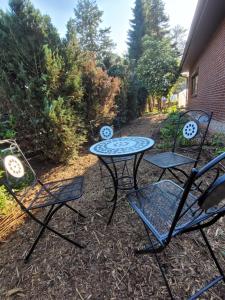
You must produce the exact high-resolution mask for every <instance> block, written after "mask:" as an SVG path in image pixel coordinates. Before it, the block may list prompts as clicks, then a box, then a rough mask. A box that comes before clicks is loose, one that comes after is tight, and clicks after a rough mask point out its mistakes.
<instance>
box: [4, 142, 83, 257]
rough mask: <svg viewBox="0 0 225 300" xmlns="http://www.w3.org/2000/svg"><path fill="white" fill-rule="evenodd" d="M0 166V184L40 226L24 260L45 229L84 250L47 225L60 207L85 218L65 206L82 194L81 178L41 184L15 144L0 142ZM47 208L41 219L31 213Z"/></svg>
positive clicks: (29, 254)
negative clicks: (0, 171)
mask: <svg viewBox="0 0 225 300" xmlns="http://www.w3.org/2000/svg"><path fill="white" fill-rule="evenodd" d="M0 163H1V168H3V170H4V171H5V174H4V177H3V178H2V179H1V183H2V184H4V185H5V187H6V189H7V191H8V192H9V193H10V194H11V195H12V196H13V198H14V199H15V200H16V202H17V203H18V205H19V206H20V208H21V209H22V210H23V211H24V212H25V213H27V214H28V215H29V216H30V217H31V218H32V219H33V220H34V221H35V222H37V223H38V224H39V225H40V231H39V233H38V235H37V237H36V239H35V241H34V243H33V245H32V247H31V248H30V250H29V252H28V254H27V255H26V257H25V261H27V260H28V259H29V257H30V256H31V254H32V252H33V251H34V249H35V247H36V245H37V243H38V241H39V239H40V238H41V236H42V235H43V233H44V232H45V230H46V229H48V230H50V231H51V232H53V233H55V234H56V235H58V236H59V237H61V238H63V239H64V240H66V241H68V242H70V243H72V244H73V245H75V246H77V247H79V248H84V246H83V245H81V244H80V243H78V242H76V241H74V240H72V239H70V238H68V237H67V236H66V235H64V234H62V233H60V232H58V231H57V230H56V229H54V228H52V227H51V226H50V225H49V222H50V221H51V220H52V218H53V216H54V215H55V213H56V212H57V211H58V210H59V209H60V208H62V207H67V208H69V209H70V210H72V211H73V212H75V213H77V214H78V216H81V217H83V218H85V216H84V215H83V214H81V213H80V212H78V211H77V210H76V209H75V208H73V207H72V206H70V205H69V204H68V202H70V201H74V200H78V199H79V198H80V197H81V196H82V194H83V177H82V176H78V177H74V178H67V179H62V180H58V181H53V182H48V183H43V182H42V181H41V180H40V179H39V178H37V176H36V174H35V172H34V170H33V168H32V167H31V165H30V163H29V162H28V160H27V159H26V157H25V156H24V154H23V152H22V151H21V149H20V148H19V146H18V144H17V143H16V142H15V141H14V140H2V141H0ZM43 208H48V212H47V214H46V215H45V217H44V218H43V220H42V219H40V218H39V216H38V215H37V214H34V210H37V209H43Z"/></svg>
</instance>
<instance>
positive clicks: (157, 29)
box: [145, 0, 169, 39]
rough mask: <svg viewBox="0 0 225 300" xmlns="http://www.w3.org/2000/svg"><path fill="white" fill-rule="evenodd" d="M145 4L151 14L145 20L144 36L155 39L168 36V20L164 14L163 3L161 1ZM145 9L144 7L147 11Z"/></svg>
mask: <svg viewBox="0 0 225 300" xmlns="http://www.w3.org/2000/svg"><path fill="white" fill-rule="evenodd" d="M145 1H146V0H145ZM149 2H151V3H149ZM146 4H148V5H150V7H151V12H150V14H149V15H148V17H149V18H148V19H146V30H145V34H147V35H149V36H151V37H156V38H159V39H161V38H163V37H165V36H166V35H168V34H169V31H168V21H169V18H168V17H167V16H166V14H165V11H164V3H163V1H162V0H151V1H149V0H147V1H146ZM148 5H147V7H148ZM145 6H146V5H145ZM147 7H146V11H147V9H148V8H147Z"/></svg>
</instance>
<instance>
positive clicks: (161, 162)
mask: <svg viewBox="0 0 225 300" xmlns="http://www.w3.org/2000/svg"><path fill="white" fill-rule="evenodd" d="M144 160H146V161H148V162H149V163H152V164H153V165H155V166H157V167H159V168H162V169H167V168H172V167H176V166H180V165H185V164H191V163H195V161H196V160H195V159H193V158H190V157H187V156H184V155H181V154H178V153H175V152H163V153H158V154H155V155H145V156H144Z"/></svg>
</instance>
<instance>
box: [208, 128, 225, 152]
mask: <svg viewBox="0 0 225 300" xmlns="http://www.w3.org/2000/svg"><path fill="white" fill-rule="evenodd" d="M210 146H213V150H214V151H213V154H214V155H219V154H221V153H223V152H225V135H224V134H223V133H215V134H213V135H212V137H211V141H210Z"/></svg>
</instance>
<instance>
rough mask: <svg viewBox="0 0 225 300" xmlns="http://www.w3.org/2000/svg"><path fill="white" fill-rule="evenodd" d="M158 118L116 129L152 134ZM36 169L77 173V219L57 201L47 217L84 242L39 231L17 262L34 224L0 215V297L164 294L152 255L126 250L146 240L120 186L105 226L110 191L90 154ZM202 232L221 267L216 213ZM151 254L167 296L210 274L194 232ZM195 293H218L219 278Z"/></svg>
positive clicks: (151, 176) (150, 173) (224, 250)
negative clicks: (80, 192)
mask: <svg viewBox="0 0 225 300" xmlns="http://www.w3.org/2000/svg"><path fill="white" fill-rule="evenodd" d="M163 118H164V116H153V117H143V118H140V119H138V120H136V121H134V122H133V123H131V124H130V125H129V126H127V127H126V128H124V133H125V134H127V135H129V134H132V135H143V136H150V137H151V136H153V137H155V138H156V137H157V132H158V128H159V126H160V123H161V121H162V120H163ZM151 151H154V150H151ZM36 169H37V171H38V172H39V173H40V174H41V176H42V177H44V178H45V180H53V179H60V178H66V177H69V176H76V175H84V176H85V193H84V196H83V197H82V198H81V199H80V200H79V201H77V202H76V203H75V202H74V203H73V206H74V207H76V208H78V209H80V210H81V211H82V212H83V213H84V214H86V216H87V218H86V219H85V220H82V219H77V216H75V215H74V214H73V213H72V212H71V211H68V210H67V209H66V208H65V209H62V210H61V211H59V212H58V214H57V215H56V216H55V219H54V221H53V222H52V225H53V226H55V227H56V228H57V229H59V228H60V229H62V231H64V232H66V233H68V236H70V237H71V238H76V239H77V240H78V241H80V242H82V243H84V244H86V248H85V249H83V250H80V249H78V248H76V247H74V246H73V245H71V244H69V243H67V242H66V241H63V240H62V239H60V238H58V237H56V236H55V235H54V234H52V233H49V232H46V233H45V235H44V237H43V238H42V239H41V240H40V242H39V244H38V246H37V248H36V250H35V251H34V253H33V255H32V257H31V259H30V261H29V262H28V263H24V261H23V257H24V255H25V253H26V251H27V249H29V246H30V245H31V244H32V241H33V239H34V236H35V233H36V231H37V229H38V226H37V225H36V224H34V223H33V222H32V221H31V220H29V219H25V218H23V217H21V218H20V219H17V217H18V215H19V214H20V212H19V213H15V212H14V216H12V217H11V219H10V217H8V218H7V219H5V220H1V223H0V224H1V230H0V239H1V240H0V241H1V243H0V299H80V300H88V299H96V300H97V299H99V300H101V299H107V300H108V299H110V300H113V299H115V300H122V299H137V300H139V299H169V296H168V293H167V290H166V287H165V284H164V281H163V279H162V276H161V273H160V271H159V269H158V266H157V264H156V261H155V258H154V257H153V256H152V255H150V254H148V255H142V256H135V255H134V253H133V250H134V249H135V248H137V247H140V246H141V245H144V244H145V243H147V238H146V233H145V230H144V228H143V225H142V224H141V222H140V221H139V219H138V218H137V216H136V215H135V213H134V212H133V211H132V210H131V208H130V207H129V205H128V203H127V201H126V196H125V194H124V193H120V194H119V201H118V207H117V209H116V211H115V214H114V217H113V221H112V224H111V225H109V226H108V227H107V226H106V222H107V220H108V217H109V213H110V211H111V208H110V206H111V205H112V204H111V203H110V202H107V199H109V198H110V194H111V193H112V192H110V190H108V191H107V192H106V191H105V189H104V187H103V184H102V182H101V180H100V177H99V168H98V162H97V158H96V157H94V156H93V155H91V154H89V153H88V152H86V153H85V152H84V153H83V154H82V155H81V156H80V157H79V159H78V160H76V161H74V162H73V163H72V164H70V165H69V166H50V165H46V164H44V163H40V164H39V165H37V166H36ZM158 175H159V170H158V169H157V168H155V167H152V166H150V165H148V164H146V163H145V162H142V163H141V165H140V168H139V182H140V184H141V185H142V184H144V183H147V182H153V181H155V180H156V178H157V176H158ZM38 214H40V215H42V214H43V212H39V213H38ZM13 219H14V221H12V220H13ZM5 224H6V225H5ZM4 225H5V227H4ZM3 227H4V228H5V229H4V230H3ZM207 233H208V236H209V239H210V240H211V243H212V245H213V249H214V250H215V253H216V255H217V256H218V258H219V261H220V263H221V265H222V266H223V267H224V266H225V234H224V219H221V220H220V221H219V222H217V224H215V225H214V226H212V227H210V229H208V230H207ZM159 256H160V259H161V261H162V262H163V268H164V269H165V271H166V273H167V275H168V279H169V282H170V284H171V286H172V291H173V292H174V295H175V299H185V298H187V296H188V295H191V294H192V293H193V292H194V291H195V290H196V289H198V288H200V287H202V286H203V285H204V283H205V282H206V281H207V280H208V279H210V278H211V277H212V276H213V274H216V270H215V267H214V265H213V262H211V260H210V257H209V254H208V252H207V249H206V247H205V245H204V243H203V241H202V238H201V236H200V234H198V233H197V232H195V233H190V234H184V235H183V236H181V237H179V238H176V239H174V240H173V241H172V242H171V243H170V245H169V246H168V247H167V248H166V249H165V251H164V252H162V253H161V254H160V255H159ZM201 299H225V285H224V284H219V285H218V286H217V287H215V288H213V289H211V291H210V292H208V293H207V294H205V295H204V297H202V298H201Z"/></svg>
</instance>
